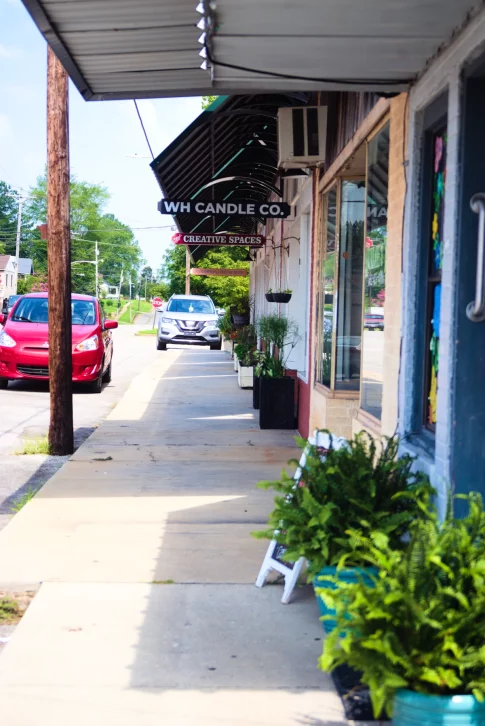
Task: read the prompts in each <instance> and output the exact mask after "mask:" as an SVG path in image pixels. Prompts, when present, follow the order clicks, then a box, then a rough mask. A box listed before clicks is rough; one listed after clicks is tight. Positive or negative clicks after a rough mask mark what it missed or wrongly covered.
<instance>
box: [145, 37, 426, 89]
mask: <svg viewBox="0 0 485 726" xmlns="http://www.w3.org/2000/svg"><path fill="white" fill-rule="evenodd" d="M204 49H205V51H206V58H207V60H208V61H209V63H211V65H213V66H221V68H231V69H233V70H236V71H244V72H246V73H255V74H256V75H260V76H269V77H272V78H284V79H286V80H289V81H306V82H308V83H332V84H334V85H336V86H339V85H343V86H369V85H373V86H384V87H385V86H403V85H406V86H409V85H410V84H411V83H412V81H413V79H410V78H405V79H396V80H389V81H384V80H375V79H369V80H367V81H366V80H363V79H360V80H351V79H342V78H315V77H312V76H294V75H291V74H290V73H278V72H277V71H268V70H263V69H261V68H248V67H247V66H240V65H237V64H236V63H226V62H225V61H218V60H216V59H215V58H214V56H213V55H212V52H211V50H210V48H209V45H208V43H207V38H206V39H205V41H204ZM337 90H338V89H337ZM135 103H136V102H135Z"/></svg>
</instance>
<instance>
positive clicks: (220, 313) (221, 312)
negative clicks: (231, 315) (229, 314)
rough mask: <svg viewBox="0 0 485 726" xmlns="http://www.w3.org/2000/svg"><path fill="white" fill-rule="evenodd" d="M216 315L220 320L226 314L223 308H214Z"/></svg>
mask: <svg viewBox="0 0 485 726" xmlns="http://www.w3.org/2000/svg"><path fill="white" fill-rule="evenodd" d="M216 313H217V314H218V316H219V317H220V318H223V317H224V315H225V314H226V311H225V310H224V308H216Z"/></svg>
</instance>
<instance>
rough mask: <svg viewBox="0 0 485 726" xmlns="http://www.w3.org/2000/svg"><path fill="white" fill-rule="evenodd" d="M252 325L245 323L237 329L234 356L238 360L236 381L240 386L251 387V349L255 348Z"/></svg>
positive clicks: (254, 335) (254, 333) (254, 334)
mask: <svg viewBox="0 0 485 726" xmlns="http://www.w3.org/2000/svg"><path fill="white" fill-rule="evenodd" d="M256 342H257V339H256V330H255V328H254V325H245V326H244V327H242V328H239V330H238V331H237V337H236V341H235V346H234V358H235V359H237V361H238V367H237V369H236V370H237V371H238V383H239V385H240V386H241V388H252V387H253V366H254V361H253V351H254V350H255V348H256Z"/></svg>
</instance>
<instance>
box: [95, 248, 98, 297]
mask: <svg viewBox="0 0 485 726" xmlns="http://www.w3.org/2000/svg"><path fill="white" fill-rule="evenodd" d="M94 244H95V245H96V246H95V249H94V254H95V259H94V261H95V263H96V264H95V268H94V270H95V273H94V274H95V275H96V279H95V283H94V285H95V287H94V290H95V296H96V297H98V255H99V249H98V240H95V241H94Z"/></svg>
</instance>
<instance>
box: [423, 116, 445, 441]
mask: <svg viewBox="0 0 485 726" xmlns="http://www.w3.org/2000/svg"><path fill="white" fill-rule="evenodd" d="M432 148H433V159H432V163H433V169H432V190H431V191H432V199H431V229H430V231H429V239H430V244H429V258H428V282H427V296H426V297H427V313H426V323H427V350H426V377H425V386H426V391H425V396H426V402H425V403H426V405H425V407H424V409H425V426H426V427H427V428H429V429H430V430H431V431H434V430H435V426H436V418H437V417H436V408H437V399H438V358H439V344H440V311H441V267H442V260H443V225H444V213H445V181H446V149H447V137H446V127H444V128H441V129H440V130H438V131H437V132H436V133H435V134H434V136H433V146H432Z"/></svg>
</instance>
